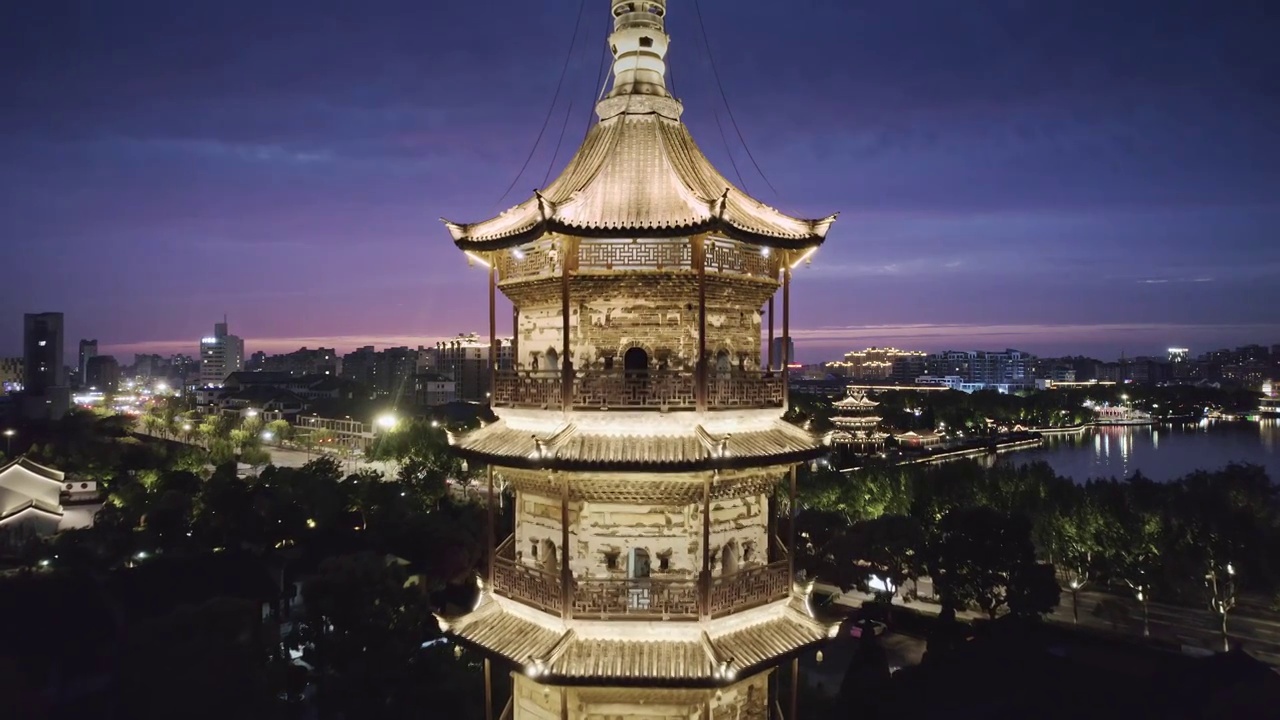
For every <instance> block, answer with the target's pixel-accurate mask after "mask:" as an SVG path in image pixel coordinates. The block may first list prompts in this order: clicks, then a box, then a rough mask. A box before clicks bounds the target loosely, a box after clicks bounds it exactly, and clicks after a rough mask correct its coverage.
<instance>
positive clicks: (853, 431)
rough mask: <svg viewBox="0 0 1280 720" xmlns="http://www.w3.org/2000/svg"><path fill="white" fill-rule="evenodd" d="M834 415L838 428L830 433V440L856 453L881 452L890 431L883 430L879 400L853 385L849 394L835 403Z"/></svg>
mask: <svg viewBox="0 0 1280 720" xmlns="http://www.w3.org/2000/svg"><path fill="white" fill-rule="evenodd" d="M831 406H832V408H834V409H835V414H834V415H832V417H831V424H832V425H834V426H835V427H836V429H835V430H833V431H832V432H831V443H832V444H833V445H836V446H837V447H846V448H850V449H852V450H855V451H857V452H861V453H866V452H879V451H880V450H882V449H883V448H884V444H885V441H886V440H888V439H889V434H888V433H886V432H881V431H880V429H879V425H880V421H881V420H882V419H883V418H881V417H880V416H879V415H878V414H877V412H878V411H877V409H876V408H878V407H879V406H880V403H878V402H876V401H875V400H872V399H871V398H868V397H867V393H866V392H865V391H864V390H861V389H858V388H853V387H850V388H849V390H848V391H847V395H846V396H845V397H844V398H842V399H840V400H838V401H836V402H834V403H832V404H831Z"/></svg>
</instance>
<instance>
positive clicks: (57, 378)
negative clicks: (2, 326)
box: [22, 312, 71, 420]
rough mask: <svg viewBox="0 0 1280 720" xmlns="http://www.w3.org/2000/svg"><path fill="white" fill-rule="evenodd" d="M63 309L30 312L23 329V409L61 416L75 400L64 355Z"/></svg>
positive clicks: (34, 415)
mask: <svg viewBox="0 0 1280 720" xmlns="http://www.w3.org/2000/svg"><path fill="white" fill-rule="evenodd" d="M62 350H63V345H62V313H59V312H47V313H28V314H27V315H26V316H24V318H23V332H22V375H23V390H24V391H25V392H24V395H23V402H22V412H23V414H24V415H26V416H27V417H31V418H41V419H49V420H57V419H58V418H61V417H62V416H63V415H64V414H65V413H66V412H67V409H68V407H70V404H71V391H70V388H69V387H68V386H67V368H66V366H65V365H63V355H62Z"/></svg>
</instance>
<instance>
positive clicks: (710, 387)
mask: <svg viewBox="0 0 1280 720" xmlns="http://www.w3.org/2000/svg"><path fill="white" fill-rule="evenodd" d="M785 382H786V380H785V379H784V378H783V376H782V373H764V372H753V371H743V370H734V371H732V372H728V373H712V375H711V377H710V378H709V379H708V381H707V407H709V408H716V409H724V408H766V407H782V403H783V396H784V386H785Z"/></svg>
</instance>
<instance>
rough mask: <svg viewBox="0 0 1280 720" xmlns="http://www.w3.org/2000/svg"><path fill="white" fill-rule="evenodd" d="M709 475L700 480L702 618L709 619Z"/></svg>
mask: <svg viewBox="0 0 1280 720" xmlns="http://www.w3.org/2000/svg"><path fill="white" fill-rule="evenodd" d="M711 477H712V476H711V475H710V474H708V475H707V476H706V477H704V478H702V572H701V573H699V580H700V581H701V582H700V583H699V584H700V585H701V586H702V591H701V592H700V593H699V594H700V595H701V596H702V616H703V617H704V618H708V617H711Z"/></svg>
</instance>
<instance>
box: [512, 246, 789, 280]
mask: <svg viewBox="0 0 1280 720" xmlns="http://www.w3.org/2000/svg"><path fill="white" fill-rule="evenodd" d="M576 246H577V247H576V257H571V258H570V263H569V269H570V272H573V273H600V272H626V271H648V272H680V271H684V272H691V273H692V272H696V271H697V267H696V265H695V264H694V258H693V251H692V245H691V243H690V242H689V239H688V238H669V239H660V238H636V239H627V240H589V241H583V242H580V243H576ZM494 261H495V262H496V267H497V270H498V279H499V282H502V283H507V282H524V281H529V280H546V279H551V278H556V277H559V275H560V273H561V271H562V270H563V263H564V257H563V252H562V251H561V250H560V249H559V246H558V245H557V244H556V243H555V242H554V241H548V240H543V241H539V242H536V243H533V244H530V245H528V246H525V247H523V248H519V247H516V248H509V249H506V250H502V251H500V252H498V253H496V254H495V256H494ZM706 263H707V265H706V268H707V272H708V273H717V274H721V275H735V276H741V277H749V278H756V279H759V280H769V281H772V282H777V280H778V270H779V266H778V263H777V259H776V258H774V257H770V255H769V253H768V251H767V250H765V251H762V250H761V249H760V248H758V247H753V246H751V245H747V244H744V243H739V242H735V241H733V240H726V239H722V238H709V239H708V241H707V246H706Z"/></svg>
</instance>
